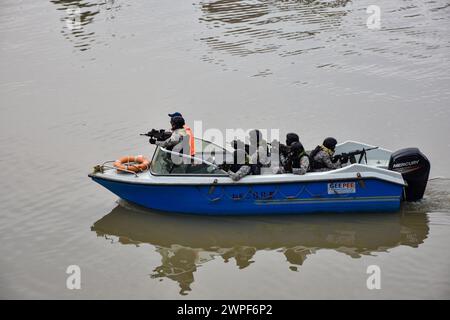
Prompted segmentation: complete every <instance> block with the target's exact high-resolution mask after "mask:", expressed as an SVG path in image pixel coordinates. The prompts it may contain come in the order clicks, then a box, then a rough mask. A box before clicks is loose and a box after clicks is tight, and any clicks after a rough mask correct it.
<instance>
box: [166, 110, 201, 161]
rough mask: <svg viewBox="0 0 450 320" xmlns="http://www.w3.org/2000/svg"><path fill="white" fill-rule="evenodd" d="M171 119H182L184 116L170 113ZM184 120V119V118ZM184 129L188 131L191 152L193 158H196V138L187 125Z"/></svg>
mask: <svg viewBox="0 0 450 320" xmlns="http://www.w3.org/2000/svg"><path fill="white" fill-rule="evenodd" d="M169 117H170V119H173V118H174V117H182V118H183V115H182V114H181V113H179V112H174V113H169ZM183 119H184V118H183ZM183 128H184V129H185V130H186V133H187V135H188V136H189V149H190V151H191V156H195V138H194V133H193V132H192V129H191V128H190V127H189V126H188V125H187V124H186V123H185V124H184V126H183Z"/></svg>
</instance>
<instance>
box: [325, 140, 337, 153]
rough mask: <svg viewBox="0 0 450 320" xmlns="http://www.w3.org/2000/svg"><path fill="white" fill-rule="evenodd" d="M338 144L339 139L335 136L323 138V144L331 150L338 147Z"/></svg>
mask: <svg viewBox="0 0 450 320" xmlns="http://www.w3.org/2000/svg"><path fill="white" fill-rule="evenodd" d="M336 145H337V140H336V139H335V138H332V137H328V138H326V139H325V140H323V146H324V147H325V148H328V149H330V150H333V151H334V148H336Z"/></svg>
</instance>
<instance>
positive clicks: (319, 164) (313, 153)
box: [309, 146, 326, 170]
mask: <svg viewBox="0 0 450 320" xmlns="http://www.w3.org/2000/svg"><path fill="white" fill-rule="evenodd" d="M320 151H322V147H321V146H317V147H316V148H315V149H314V150H313V151H311V153H310V155H309V165H310V167H311V169H312V170H319V169H323V168H326V167H325V164H324V163H323V162H322V161H317V160H316V159H315V157H316V155H317V154H318V153H319V152H320Z"/></svg>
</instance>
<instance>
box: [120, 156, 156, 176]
mask: <svg viewBox="0 0 450 320" xmlns="http://www.w3.org/2000/svg"><path fill="white" fill-rule="evenodd" d="M114 167H115V168H117V169H118V170H117V171H122V172H123V170H126V171H133V172H142V171H145V170H147V169H148V168H150V161H149V160H148V159H147V158H146V157H144V156H125V157H122V158H120V159H119V160H116V161H115V162H114Z"/></svg>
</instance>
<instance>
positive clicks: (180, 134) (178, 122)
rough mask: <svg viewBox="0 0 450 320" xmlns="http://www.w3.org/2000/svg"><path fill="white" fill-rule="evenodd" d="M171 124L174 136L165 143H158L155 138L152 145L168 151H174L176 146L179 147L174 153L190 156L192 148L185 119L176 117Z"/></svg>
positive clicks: (151, 140) (152, 139) (171, 120)
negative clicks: (185, 127)
mask: <svg viewBox="0 0 450 320" xmlns="http://www.w3.org/2000/svg"><path fill="white" fill-rule="evenodd" d="M170 124H171V125H172V135H171V136H170V137H169V138H168V139H166V140H164V141H157V140H156V139H155V138H151V139H150V143H151V144H155V145H157V146H159V147H162V148H165V149H167V150H172V149H174V147H175V146H178V147H177V150H174V151H176V152H178V153H184V154H187V155H190V154H191V152H190V150H189V149H190V146H189V143H188V142H189V141H188V139H189V136H188V134H187V132H186V129H184V125H185V121H184V119H183V117H179V116H176V117H173V118H171V119H170Z"/></svg>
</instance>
